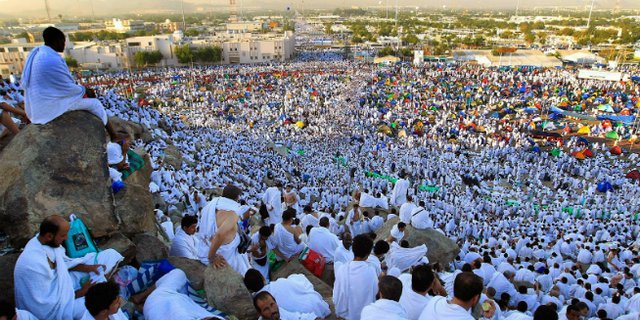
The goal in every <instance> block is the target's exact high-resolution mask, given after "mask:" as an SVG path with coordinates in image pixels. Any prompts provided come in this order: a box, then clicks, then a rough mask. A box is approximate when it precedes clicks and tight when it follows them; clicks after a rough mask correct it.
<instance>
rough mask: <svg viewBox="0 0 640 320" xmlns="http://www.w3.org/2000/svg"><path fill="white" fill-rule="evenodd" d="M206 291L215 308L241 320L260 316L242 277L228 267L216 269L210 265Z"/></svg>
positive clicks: (205, 282)
mask: <svg viewBox="0 0 640 320" xmlns="http://www.w3.org/2000/svg"><path fill="white" fill-rule="evenodd" d="M204 290H205V292H206V293H207V301H208V302H209V304H210V305H212V306H214V307H215V308H217V309H219V310H222V312H225V313H227V314H230V315H234V316H236V317H238V319H240V320H254V319H257V318H258V314H257V313H256V311H255V308H254V307H253V300H252V298H251V293H249V290H247V288H246V287H245V286H244V283H243V281H242V276H240V274H239V273H237V272H236V271H235V270H233V269H231V267H229V266H228V265H227V266H226V267H224V268H220V269H216V268H214V267H213V265H209V266H208V267H207V268H206V270H205V271H204Z"/></svg>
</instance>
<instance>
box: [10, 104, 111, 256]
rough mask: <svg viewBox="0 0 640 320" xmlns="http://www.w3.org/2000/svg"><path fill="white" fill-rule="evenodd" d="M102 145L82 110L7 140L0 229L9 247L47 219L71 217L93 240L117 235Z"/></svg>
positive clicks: (97, 128) (93, 120)
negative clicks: (83, 226) (86, 229)
mask: <svg viewBox="0 0 640 320" xmlns="http://www.w3.org/2000/svg"><path fill="white" fill-rule="evenodd" d="M105 146H106V131H105V129H104V126H103V125H102V123H101V122H100V120H99V119H98V118H97V117H96V116H94V115H92V114H91V113H89V112H86V111H73V112H68V113H65V114H63V115H62V116H60V117H58V118H57V119H55V120H53V121H51V122H50V123H48V124H45V125H28V126H26V127H25V128H24V130H22V131H20V133H18V134H17V135H16V136H15V137H14V138H13V139H12V140H11V142H10V143H9V145H7V146H6V147H5V148H4V150H3V151H2V153H0V172H2V179H0V226H1V227H0V229H2V231H4V232H5V233H7V234H8V235H9V237H10V242H11V244H12V245H13V246H14V247H15V248H21V247H23V246H24V245H25V244H26V243H27V241H28V240H29V239H30V238H31V237H33V235H34V234H35V233H36V232H37V230H38V226H39V225H40V223H41V222H42V220H43V219H44V218H45V217H47V216H50V215H52V214H62V215H63V216H65V217H68V216H69V215H70V214H72V213H75V214H76V216H78V217H79V218H82V220H83V221H84V223H85V224H86V225H87V228H88V229H89V230H90V231H91V233H92V235H93V236H94V237H103V236H107V235H109V234H111V233H113V232H115V231H116V230H117V228H118V220H117V219H116V216H115V215H114V214H113V201H112V196H111V195H112V193H111V184H110V180H109V171H108V165H107V157H106V150H105Z"/></svg>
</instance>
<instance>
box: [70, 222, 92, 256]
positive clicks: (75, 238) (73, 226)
mask: <svg viewBox="0 0 640 320" xmlns="http://www.w3.org/2000/svg"><path fill="white" fill-rule="evenodd" d="M69 220H70V222H69V224H70V228H69V233H67V240H65V241H64V246H65V248H66V249H67V256H68V257H69V258H81V257H84V256H85V255H86V254H87V253H91V252H98V248H97V246H96V244H95V243H94V242H93V239H91V235H90V234H89V230H87V227H86V226H85V225H84V222H82V220H81V219H80V218H77V217H76V215H74V214H72V215H71V216H70V217H69Z"/></svg>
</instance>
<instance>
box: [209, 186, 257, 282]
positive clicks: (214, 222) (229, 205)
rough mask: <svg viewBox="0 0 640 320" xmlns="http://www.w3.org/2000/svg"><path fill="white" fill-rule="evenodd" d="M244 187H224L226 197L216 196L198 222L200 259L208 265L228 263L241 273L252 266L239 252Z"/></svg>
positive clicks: (220, 266)
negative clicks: (241, 204) (239, 223)
mask: <svg viewBox="0 0 640 320" xmlns="http://www.w3.org/2000/svg"><path fill="white" fill-rule="evenodd" d="M241 193H242V190H240V188H238V187H236V186H234V185H227V186H226V187H224V189H223V190H222V197H218V198H214V199H213V200H211V201H210V202H209V203H208V204H207V206H205V207H204V209H202V216H201V217H200V221H199V222H198V227H199V233H198V236H199V237H200V242H199V243H198V246H199V248H198V258H199V259H200V261H201V262H202V263H204V264H209V263H211V264H213V266H214V267H216V268H222V267H224V266H226V265H227V264H228V265H229V266H230V267H231V268H232V269H233V270H235V271H236V272H238V273H239V274H240V275H244V274H245V273H246V272H247V270H249V268H251V266H250V264H249V259H248V257H247V255H246V254H245V253H242V254H241V253H239V252H238V245H239V244H240V234H239V233H238V228H240V227H239V225H238V220H239V219H240V218H239V216H238V213H237V212H238V211H239V210H240V204H239V203H238V202H237V201H238V199H240V194H241Z"/></svg>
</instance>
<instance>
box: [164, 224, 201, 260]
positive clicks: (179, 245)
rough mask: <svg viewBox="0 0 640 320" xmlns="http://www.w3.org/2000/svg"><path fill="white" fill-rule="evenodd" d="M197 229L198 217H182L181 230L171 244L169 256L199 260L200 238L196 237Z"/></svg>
mask: <svg viewBox="0 0 640 320" xmlns="http://www.w3.org/2000/svg"><path fill="white" fill-rule="evenodd" d="M197 228H198V217H196V216H189V215H187V216H184V217H182V221H181V222H180V228H178V231H176V235H175V237H173V241H172V242H171V250H170V251H169V255H170V256H172V257H183V258H187V259H194V260H198V246H197V243H198V237H196V236H195V233H196V229H197Z"/></svg>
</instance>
